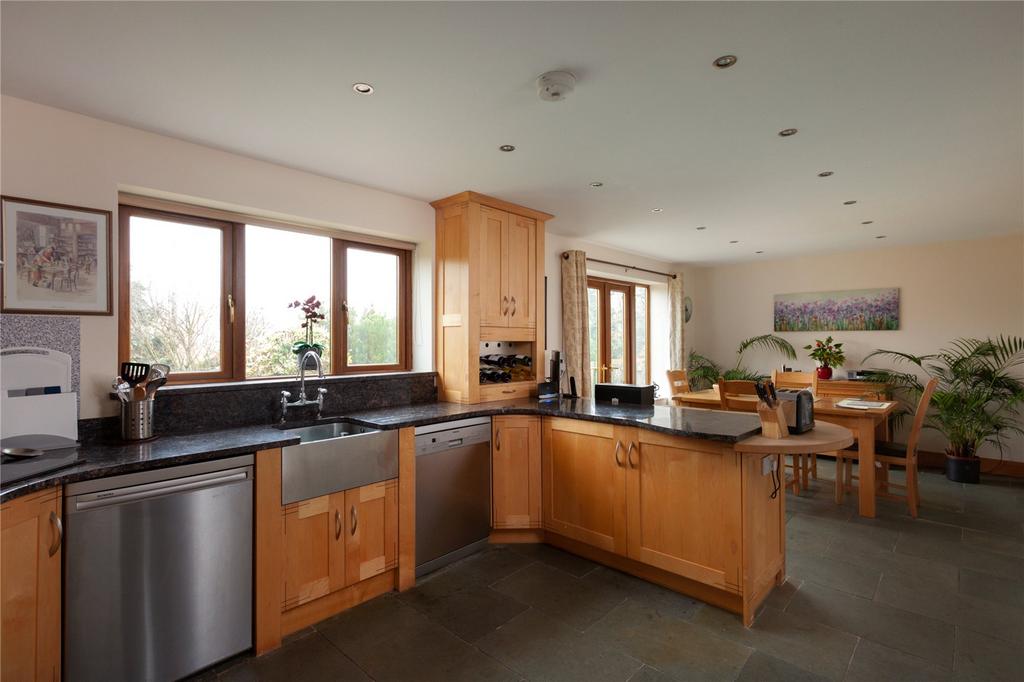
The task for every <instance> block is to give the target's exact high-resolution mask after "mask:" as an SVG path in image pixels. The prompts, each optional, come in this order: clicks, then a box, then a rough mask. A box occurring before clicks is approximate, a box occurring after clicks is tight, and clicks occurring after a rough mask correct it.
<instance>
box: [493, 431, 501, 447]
mask: <svg viewBox="0 0 1024 682" xmlns="http://www.w3.org/2000/svg"><path fill="white" fill-rule="evenodd" d="M494 447H495V449H496V450H501V429H498V430H497V431H495V432H494Z"/></svg>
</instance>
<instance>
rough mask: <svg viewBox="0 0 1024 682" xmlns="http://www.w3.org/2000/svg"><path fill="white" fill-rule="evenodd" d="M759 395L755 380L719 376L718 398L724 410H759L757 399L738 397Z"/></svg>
mask: <svg viewBox="0 0 1024 682" xmlns="http://www.w3.org/2000/svg"><path fill="white" fill-rule="evenodd" d="M749 395H757V389H755V388H754V382H753V381H745V380H741V379H733V380H726V379H725V378H724V377H719V378H718V398H719V401H720V403H721V406H722V409H723V410H728V411H730V412H757V401H756V400H745V399H742V398H741V399H738V400H737V398H738V397H740V396H749Z"/></svg>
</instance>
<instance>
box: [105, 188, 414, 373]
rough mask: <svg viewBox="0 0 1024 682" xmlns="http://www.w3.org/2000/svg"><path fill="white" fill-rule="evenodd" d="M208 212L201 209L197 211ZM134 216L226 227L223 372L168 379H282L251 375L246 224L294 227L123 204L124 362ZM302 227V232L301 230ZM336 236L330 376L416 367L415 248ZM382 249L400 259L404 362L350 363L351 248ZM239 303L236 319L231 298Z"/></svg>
mask: <svg viewBox="0 0 1024 682" xmlns="http://www.w3.org/2000/svg"><path fill="white" fill-rule="evenodd" d="M197 212H198V213H202V211H201V210H197ZM133 217H143V218H154V219H157V220H166V221H170V222H178V223H184V224H189V225H198V226H202V227H214V228H217V229H220V230H222V232H223V242H222V248H221V257H222V261H221V276H222V284H221V288H222V298H221V314H220V329H221V370H220V371H218V372H188V373H179V372H175V371H174V368H173V367H172V368H171V375H170V376H169V377H168V383H175V384H198V383H212V382H233V381H247V380H252V381H266V380H273V379H280V378H282V377H247V376H246V357H245V352H246V348H245V319H246V318H245V227H246V225H254V226H257V227H269V228H271V229H281V230H285V231H288V230H289V229H290V228H289V227H278V226H275V225H267V224H265V223H262V222H261V221H260V220H258V219H246V218H245V217H244V216H239V220H237V221H230V220H222V219H219V218H211V217H205V216H203V215H192V214H190V213H184V212H181V213H179V212H170V211H166V210H160V209H155V208H147V207H142V206H135V205H132V204H120V205H119V206H118V303H117V306H118V343H117V346H118V364H120V363H121V362H124V361H126V360H129V359H130V357H131V241H130V240H131V219H132V218H133ZM296 231H300V230H296ZM317 234H321V235H323V236H328V237H329V238H330V239H331V294H330V301H331V311H332V322H331V340H332V343H331V371H330V373H329V376H339V375H353V374H371V373H383V372H407V371H410V370H411V369H412V251H410V250H408V249H404V248H397V247H392V246H386V245H382V244H377V243H371V242H362V241H358V240H353V239H349V238H348V236H347V235H345V236H342V237H337V236H332V235H330V234H324V232H323V231H318V232H317ZM349 248H357V249H360V250H364V251H377V252H381V253H388V254H392V255H395V256H397V257H398V277H399V282H398V340H397V348H398V362H397V363H394V364H388V365H353V366H352V367H349V366H348V364H347V361H346V360H347V357H348V347H347V345H348V338H347V337H348V335H347V328H348V315H347V311H346V310H345V307H344V301H345V293H346V292H345V289H346V287H347V277H346V272H345V254H346V251H347V249H349ZM229 295H230V296H231V301H232V303H233V306H234V322H232V321H231V310H230V309H229V306H228V296H229Z"/></svg>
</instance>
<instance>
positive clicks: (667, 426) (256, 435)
mask: <svg viewBox="0 0 1024 682" xmlns="http://www.w3.org/2000/svg"><path fill="white" fill-rule="evenodd" d="M503 414H509V415H512V414H525V415H541V416H550V417H567V418H570V419H582V420H585V421H594V422H602V423H606V424H619V425H623V426H637V427H640V428H645V429H651V430H652V431H660V432H662V433H667V434H670V435H674V436H685V437H688V438H701V439H707V440H715V441H720V442H725V443H736V442H739V441H741V440H744V439H746V438H749V437H751V436H755V435H757V434H758V433H760V432H761V423H760V421H759V420H758V418H757V415H754V414H747V413H739V412H720V411H717V410H701V409H691V408H682V407H669V406H663V405H655V406H651V407H640V406H636V405H611V404H609V403H595V402H594V401H592V400H587V399H582V398H581V399H578V400H572V401H570V400H561V401H556V402H550V403H538V402H537V401H535V400H510V401H505V402H497V403H485V404H481V405H460V404H456V403H440V402H436V403H421V404H414V405H404V406H397V407H387V408H381V409H374V410H362V411H356V412H349V413H347V414H345V415H338V416H334V417H326V418H324V419H323V420H322V421H328V422H329V421H334V420H337V419H339V418H342V417H344V418H347V419H350V420H352V421H354V422H356V423H359V424H363V425H366V426H372V427H376V428H381V429H398V428H404V427H408V426H423V425H425V424H436V423H439V422H446V421H453V420H456V419H468V418H471V417H490V416H495V415H503ZM298 425H299V424H295V425H294V426H298ZM289 426H293V425H291V424H289ZM298 442H299V439H298V438H296V437H294V436H289V435H288V434H287V433H286V432H284V431H282V430H280V429H278V428H275V427H273V426H246V427H241V428H232V429H221V430H210V431H199V432H196V433H190V434H183V435H164V436H160V437H159V438H156V439H154V440H152V441H149V442H145V443H132V444H129V443H124V442H115V441H104V440H102V439H100V440H98V441H96V442H88V443H86V444H84V445H82V446H81V447H80V449H79V450H80V454H81V457H82V459H83V461H82V462H80V463H78V464H76V465H74V466H71V467H68V468H65V469H60V470H58V471H53V472H50V473H46V474H41V475H39V476H35V477H32V478H28V479H23V480H21V481H16V482H13V483H10V484H7V485H4V486H3V488H2V489H0V502H7V501H8V500H11V499H14V498H16V497H19V496H21V495H25V494H28V493H30V492H33V491H36V490H40V489H42V488H46V487H49V486H52V485H58V484H67V483H74V482H76V481H84V480H88V479H94V478H103V477H105V476H115V475H118V474H127V473H134V472H137V471H144V470H148V469H157V468H162V467H167V466H174V465H179V464H189V463H192V462H201V461H204V460H211V459H219V458H222V457H231V456H234V455H240V454H247V453H251V452H255V451H256V450H262V449H265V448H272V447H283V446H285V445H294V444H296V443H298Z"/></svg>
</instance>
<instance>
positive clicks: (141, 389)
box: [132, 384, 146, 400]
mask: <svg viewBox="0 0 1024 682" xmlns="http://www.w3.org/2000/svg"><path fill="white" fill-rule="evenodd" d="M145 399H146V386H145V384H138V385H136V386H132V400H145Z"/></svg>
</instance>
